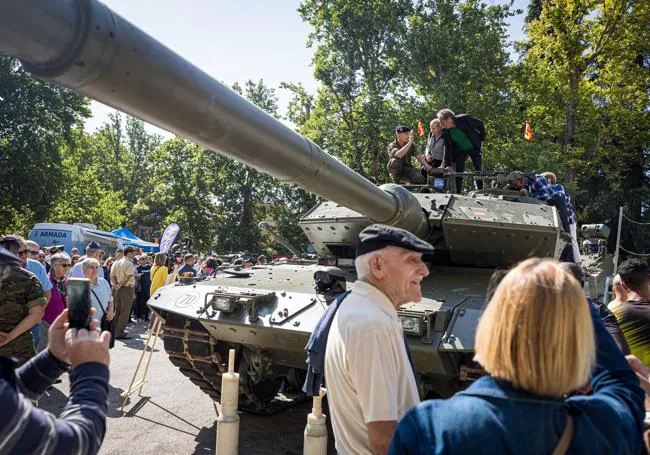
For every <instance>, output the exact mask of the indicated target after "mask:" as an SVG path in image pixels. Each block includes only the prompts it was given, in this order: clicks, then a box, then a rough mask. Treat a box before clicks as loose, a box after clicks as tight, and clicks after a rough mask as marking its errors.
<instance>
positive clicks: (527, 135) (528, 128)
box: [524, 120, 533, 142]
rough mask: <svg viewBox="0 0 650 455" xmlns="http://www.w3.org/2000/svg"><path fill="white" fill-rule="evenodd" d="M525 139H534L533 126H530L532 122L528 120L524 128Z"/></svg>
mask: <svg viewBox="0 0 650 455" xmlns="http://www.w3.org/2000/svg"><path fill="white" fill-rule="evenodd" d="M524 139H526V140H527V141H528V142H530V141H532V140H533V128H532V127H531V126H530V122H529V121H528V120H526V129H525V130H524Z"/></svg>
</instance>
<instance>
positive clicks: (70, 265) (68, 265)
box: [55, 264, 72, 269]
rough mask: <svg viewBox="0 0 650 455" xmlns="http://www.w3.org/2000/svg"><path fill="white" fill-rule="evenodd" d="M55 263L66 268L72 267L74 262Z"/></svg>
mask: <svg viewBox="0 0 650 455" xmlns="http://www.w3.org/2000/svg"><path fill="white" fill-rule="evenodd" d="M55 265H60V266H61V267H64V268H66V269H69V268H70V267H72V264H55Z"/></svg>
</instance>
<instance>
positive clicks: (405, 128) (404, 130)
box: [395, 125, 411, 133]
mask: <svg viewBox="0 0 650 455" xmlns="http://www.w3.org/2000/svg"><path fill="white" fill-rule="evenodd" d="M409 131H411V128H409V127H408V126H404V125H400V126H398V127H397V128H395V133H408V132H409Z"/></svg>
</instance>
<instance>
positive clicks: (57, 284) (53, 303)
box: [38, 253, 72, 349]
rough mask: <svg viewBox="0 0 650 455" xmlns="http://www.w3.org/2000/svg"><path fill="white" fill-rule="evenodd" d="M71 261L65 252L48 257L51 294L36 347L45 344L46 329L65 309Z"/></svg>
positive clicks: (41, 346) (47, 329)
mask: <svg viewBox="0 0 650 455" xmlns="http://www.w3.org/2000/svg"><path fill="white" fill-rule="evenodd" d="M70 267H72V261H71V260H70V256H68V255H67V253H56V254H55V255H53V256H52V257H51V258H50V283H52V296H51V297H50V303H48V305H47V307H45V312H44V313H43V321H42V322H41V340H40V344H39V346H38V349H41V348H44V347H45V346H47V342H48V339H47V337H48V331H49V328H50V325H51V324H52V323H53V322H54V320H55V319H56V318H57V317H58V316H59V315H60V314H61V313H62V312H63V310H65V308H66V306H67V300H68V294H67V291H66V285H67V282H68V272H69V271H70Z"/></svg>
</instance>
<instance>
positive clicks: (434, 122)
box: [429, 118, 440, 126]
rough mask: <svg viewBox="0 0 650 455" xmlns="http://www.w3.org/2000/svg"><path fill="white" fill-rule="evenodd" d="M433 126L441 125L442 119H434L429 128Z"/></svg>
mask: <svg viewBox="0 0 650 455" xmlns="http://www.w3.org/2000/svg"><path fill="white" fill-rule="evenodd" d="M433 125H440V119H438V118H434V119H433V120H431V123H430V124H429V126H433Z"/></svg>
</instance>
